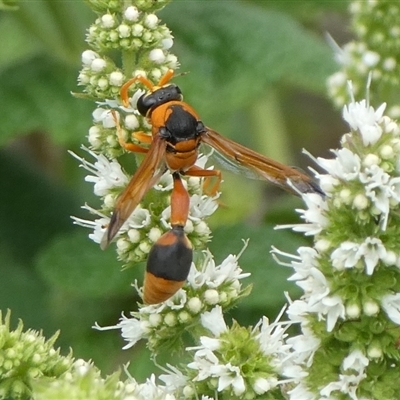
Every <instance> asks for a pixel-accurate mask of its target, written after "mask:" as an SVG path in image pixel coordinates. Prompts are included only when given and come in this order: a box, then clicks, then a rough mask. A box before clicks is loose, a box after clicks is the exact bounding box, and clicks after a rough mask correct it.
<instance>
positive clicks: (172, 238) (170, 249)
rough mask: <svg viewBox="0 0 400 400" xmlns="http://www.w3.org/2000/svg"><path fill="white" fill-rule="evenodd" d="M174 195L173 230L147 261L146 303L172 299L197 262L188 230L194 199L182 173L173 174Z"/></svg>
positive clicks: (159, 241)
mask: <svg viewBox="0 0 400 400" xmlns="http://www.w3.org/2000/svg"><path fill="white" fill-rule="evenodd" d="M173 178H174V188H173V190H172V195H171V227H172V228H171V230H170V231H169V232H167V233H165V234H164V235H162V236H161V237H160V239H158V240H157V242H156V243H155V244H154V246H153V247H152V249H151V250H150V253H149V257H148V260H147V267H146V276H145V281H144V289H143V300H144V302H145V303H146V304H157V303H161V302H162V301H165V300H168V299H169V298H170V297H171V296H173V295H174V294H175V293H176V292H177V291H178V290H179V289H180V288H181V287H182V286H183V284H184V283H185V281H186V278H187V276H188V274H189V270H190V266H191V264H192V259H193V251H192V245H191V243H190V241H189V239H188V238H187V237H186V235H185V232H184V230H183V229H184V227H185V224H186V221H187V218H188V214H189V205H190V198H189V194H188V192H187V191H186V189H185V187H184V186H183V184H182V180H181V178H180V176H179V174H178V173H174V174H173Z"/></svg>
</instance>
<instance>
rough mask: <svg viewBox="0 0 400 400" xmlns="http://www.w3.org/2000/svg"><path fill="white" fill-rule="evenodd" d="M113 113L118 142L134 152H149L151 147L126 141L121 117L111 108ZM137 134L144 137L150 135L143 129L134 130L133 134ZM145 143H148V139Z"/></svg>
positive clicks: (134, 135)
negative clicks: (120, 120)
mask: <svg viewBox="0 0 400 400" xmlns="http://www.w3.org/2000/svg"><path fill="white" fill-rule="evenodd" d="M111 114H112V116H113V119H114V122H115V125H116V127H117V136H118V143H119V144H120V146H121V147H123V148H124V149H125V150H128V151H132V152H135V153H147V152H148V151H149V149H147V148H146V147H142V146H139V145H137V144H135V143H128V142H126V141H125V139H124V135H123V133H122V128H121V124H120V123H119V119H118V117H117V114H116V112H115V111H114V110H111ZM136 134H137V135H138V137H142V136H146V137H147V136H148V135H146V134H145V133H144V132H142V131H138V132H134V133H132V136H133V137H136ZM146 140H147V139H146ZM150 142H151V141H150ZM144 143H147V141H146V142H144Z"/></svg>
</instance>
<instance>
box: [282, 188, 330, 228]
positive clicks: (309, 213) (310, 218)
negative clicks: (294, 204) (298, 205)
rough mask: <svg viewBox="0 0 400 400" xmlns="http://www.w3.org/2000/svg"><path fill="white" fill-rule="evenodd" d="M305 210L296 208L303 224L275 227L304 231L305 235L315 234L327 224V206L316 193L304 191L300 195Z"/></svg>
mask: <svg viewBox="0 0 400 400" xmlns="http://www.w3.org/2000/svg"><path fill="white" fill-rule="evenodd" d="M302 198H303V200H304V202H305V203H306V206H307V207H308V208H307V209H306V210H302V209H296V211H297V212H298V213H299V214H300V215H301V218H302V219H304V220H305V221H306V223H305V224H288V225H278V226H277V227H276V228H275V229H288V228H289V229H293V230H294V231H295V232H304V234H305V235H307V236H309V235H317V234H318V233H320V232H321V230H322V229H324V228H326V227H327V226H328V225H329V219H328V218H327V217H326V216H325V211H327V209H328V206H327V203H326V201H325V199H324V198H322V197H321V196H320V195H318V194H316V193H305V194H303V195H302Z"/></svg>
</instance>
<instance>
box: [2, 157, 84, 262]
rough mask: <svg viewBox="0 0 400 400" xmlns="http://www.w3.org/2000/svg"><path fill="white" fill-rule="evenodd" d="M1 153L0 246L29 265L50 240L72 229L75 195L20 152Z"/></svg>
mask: <svg viewBox="0 0 400 400" xmlns="http://www.w3.org/2000/svg"><path fill="white" fill-rule="evenodd" d="M14 153H15V154H12V153H11V152H9V153H7V152H6V151H4V150H2V151H0V170H1V173H2V176H3V179H0V193H1V196H0V221H1V223H0V243H2V245H4V246H6V247H7V248H8V251H9V252H10V253H11V254H12V255H13V256H14V257H15V258H16V259H17V260H19V261H21V262H26V263H28V262H30V261H31V260H32V258H33V257H34V256H35V254H36V252H37V250H38V249H39V248H40V247H42V246H44V245H45V244H46V243H47V242H48V240H50V238H51V237H52V236H53V235H55V234H59V233H61V232H65V231H67V230H70V229H71V228H72V225H71V221H70V218H69V215H71V214H72V213H73V212H74V210H79V204H78V203H77V202H76V200H75V198H74V195H73V194H72V193H71V192H70V191H68V190H67V189H66V188H65V187H63V186H62V185H60V184H58V183H57V182H56V181H55V180H51V179H50V178H49V177H48V176H46V175H44V174H43V171H41V170H40V169H39V168H38V167H37V166H34V165H32V164H31V163H29V162H28V161H27V160H24V159H23V158H21V157H20V154H19V153H18V152H14Z"/></svg>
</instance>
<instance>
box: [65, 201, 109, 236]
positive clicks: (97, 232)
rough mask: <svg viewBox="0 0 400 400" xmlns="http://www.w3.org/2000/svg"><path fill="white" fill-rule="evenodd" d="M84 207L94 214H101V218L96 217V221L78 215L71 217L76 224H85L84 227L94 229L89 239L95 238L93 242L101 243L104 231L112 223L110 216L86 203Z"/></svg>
mask: <svg viewBox="0 0 400 400" xmlns="http://www.w3.org/2000/svg"><path fill="white" fill-rule="evenodd" d="M82 208H83V209H86V210H88V211H90V212H91V213H92V214H95V215H98V216H100V218H98V219H95V220H94V221H88V220H85V219H82V218H77V217H71V218H72V219H73V220H74V224H76V225H80V226H83V227H84V228H89V229H93V233H91V234H89V239H91V240H93V242H95V243H98V244H100V243H101V240H102V238H103V236H104V233H105V231H106V228H107V227H108V224H109V223H110V218H109V217H106V216H105V215H103V214H102V213H100V212H99V211H97V210H95V209H94V208H92V207H89V206H88V205H85V206H83V207H82Z"/></svg>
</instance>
